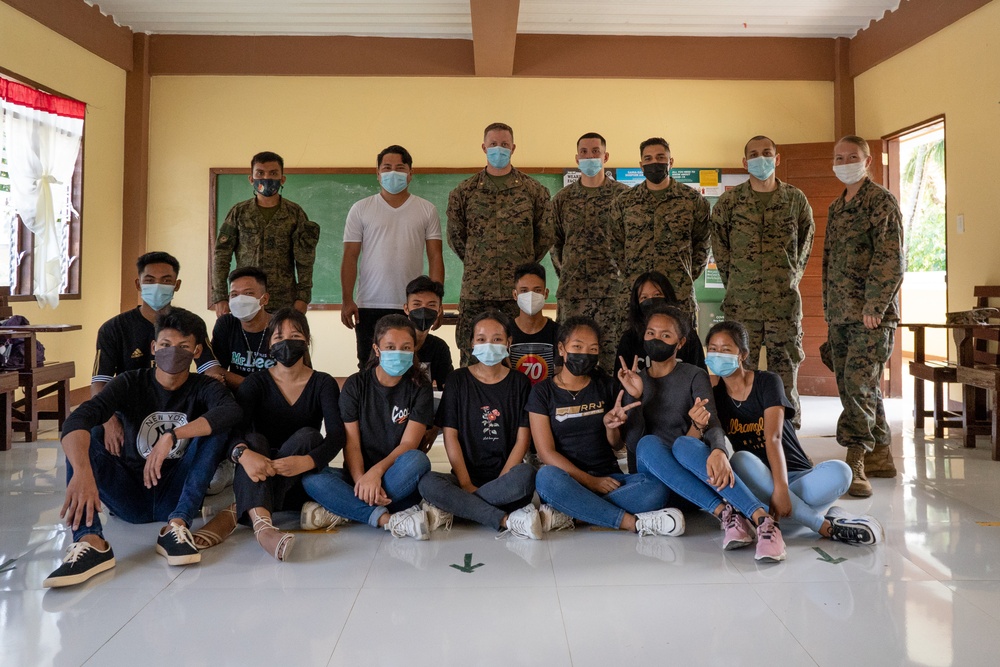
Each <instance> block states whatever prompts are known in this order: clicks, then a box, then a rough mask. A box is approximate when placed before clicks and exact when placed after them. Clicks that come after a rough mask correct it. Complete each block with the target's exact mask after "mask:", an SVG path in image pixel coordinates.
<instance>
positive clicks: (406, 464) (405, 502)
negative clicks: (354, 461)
mask: <svg viewBox="0 0 1000 667" xmlns="http://www.w3.org/2000/svg"><path fill="white" fill-rule="evenodd" d="M430 469H431V462H430V460H428V458H427V455H426V454H424V453H423V452H421V451H418V450H416V449H411V450H410V451H408V452H403V453H402V454H400V455H399V457H397V458H396V460H395V461H394V462H393V464H392V465H391V466H389V469H388V470H386V471H385V474H384V475H382V489H383V490H384V491H385V495H387V496H389V499H390V500H392V503H390V504H389V506H388V507H383V506H381V505H369V504H368V503H366V502H365V501H363V500H361V499H360V498H358V497H357V496H356V495H354V479H353V478H352V477H351V473H350V472H348V470H347V469H346V468H326V469H325V470H323V471H321V472H315V473H311V474H309V475H306V476H305V477H303V478H302V486H303V487H304V488H305V490H306V493H308V494H309V496H310V497H311V498H312V499H313V500H315V501H316V502H318V503H319V504H320V505H322V506H323V507H325V508H326V509H327V510H329V511H330V512H333V513H334V514H336V515H337V516H342V517H345V518H347V519H350V520H351V521H357V522H358V523H367V524H368V525H369V526H373V527H375V528H378V520H379V517H381V516H382V515H383V514H385V513H386V512H390V513H392V512H398V511H399V510H403V509H406V508H407V507H412V506H413V505H416V504H418V503H419V502H420V495H419V494H418V493H417V482H418V481H420V478H421V477H423V476H424V475H426V474H427V473H428V472H429V471H430Z"/></svg>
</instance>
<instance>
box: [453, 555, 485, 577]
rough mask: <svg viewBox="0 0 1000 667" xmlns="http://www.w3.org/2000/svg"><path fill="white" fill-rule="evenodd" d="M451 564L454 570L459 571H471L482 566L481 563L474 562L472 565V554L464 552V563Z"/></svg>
mask: <svg viewBox="0 0 1000 667" xmlns="http://www.w3.org/2000/svg"><path fill="white" fill-rule="evenodd" d="M451 566H452V567H453V568H455V569H456V570H458V571H459V572H469V573H471V572H475V571H476V568H477V567H482V566H483V564H482V563H476V564H475V565H473V564H472V554H465V565H455V564H454V563H452V564H451Z"/></svg>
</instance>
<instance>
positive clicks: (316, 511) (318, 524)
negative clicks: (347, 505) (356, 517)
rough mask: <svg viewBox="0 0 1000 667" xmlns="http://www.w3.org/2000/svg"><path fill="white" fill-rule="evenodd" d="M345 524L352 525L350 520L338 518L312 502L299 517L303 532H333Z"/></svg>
mask: <svg viewBox="0 0 1000 667" xmlns="http://www.w3.org/2000/svg"><path fill="white" fill-rule="evenodd" d="M345 523H350V519H345V518H344V517H342V516H337V515H336V514H334V513H333V512H330V511H329V510H327V509H326V508H325V507H323V506H322V505H320V504H319V503H317V502H313V501H312V500H310V501H308V502H307V503H306V504H304V505H303V506H302V513H301V514H300V515H299V525H300V526H301V527H302V530H333V529H334V528H336V527H337V526H342V525H344V524H345Z"/></svg>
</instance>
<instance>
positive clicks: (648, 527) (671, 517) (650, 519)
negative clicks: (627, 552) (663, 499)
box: [635, 507, 684, 537]
mask: <svg viewBox="0 0 1000 667" xmlns="http://www.w3.org/2000/svg"><path fill="white" fill-rule="evenodd" d="M635 532H637V533H639V535H640V536H645V535H666V536H667V537H677V536H678V535H683V534H684V514H683V513H682V512H681V511H680V510H679V509H677V508H675V507H667V508H664V509H662V510H656V511H654V512H640V513H639V514H636V515H635Z"/></svg>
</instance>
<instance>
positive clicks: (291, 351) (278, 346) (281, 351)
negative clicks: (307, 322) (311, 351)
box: [271, 339, 309, 367]
mask: <svg viewBox="0 0 1000 667" xmlns="http://www.w3.org/2000/svg"><path fill="white" fill-rule="evenodd" d="M308 347H309V346H308V345H306V342H305V341H304V340H295V339H290V340H279V341H278V342H277V343H275V344H274V345H272V346H271V358H272V359H274V360H275V361H277V362H278V363H279V364H281V365H282V366H286V367H287V366H294V365H295V364H296V363H297V362H298V360H299V359H301V358H302V357H304V356H305V354H306V350H307V349H308Z"/></svg>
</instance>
